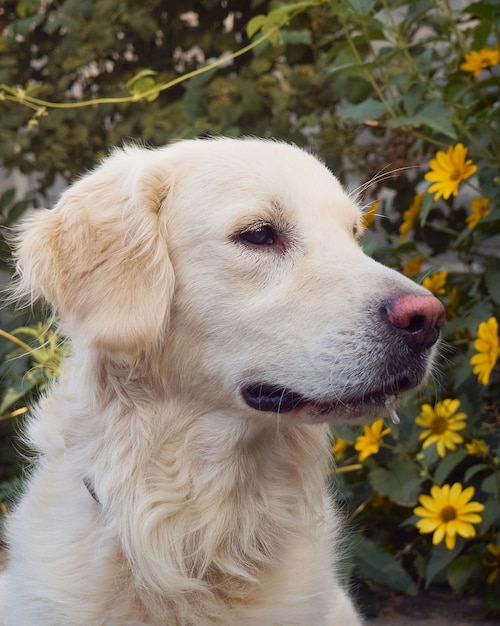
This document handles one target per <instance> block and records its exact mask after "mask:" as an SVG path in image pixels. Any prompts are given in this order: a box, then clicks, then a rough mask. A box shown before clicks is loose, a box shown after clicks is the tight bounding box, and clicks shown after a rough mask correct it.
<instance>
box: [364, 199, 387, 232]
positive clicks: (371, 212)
mask: <svg viewBox="0 0 500 626" xmlns="http://www.w3.org/2000/svg"><path fill="white" fill-rule="evenodd" d="M381 203H382V200H375V202H372V203H371V204H370V206H369V207H368V208H367V209H366V211H365V212H364V213H363V226H364V227H365V228H369V227H370V226H371V225H372V224H373V222H374V221H375V218H376V216H377V211H378V208H379V206H380V205H381Z"/></svg>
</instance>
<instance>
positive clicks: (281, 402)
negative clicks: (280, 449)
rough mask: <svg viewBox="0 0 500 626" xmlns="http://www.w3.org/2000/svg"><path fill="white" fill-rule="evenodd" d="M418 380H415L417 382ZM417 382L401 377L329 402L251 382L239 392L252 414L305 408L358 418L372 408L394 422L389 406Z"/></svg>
mask: <svg viewBox="0 0 500 626" xmlns="http://www.w3.org/2000/svg"><path fill="white" fill-rule="evenodd" d="M417 378H418V379H417ZM420 382H421V380H420V377H417V376H416V375H415V374H413V375H412V374H411V373H408V374H402V375H400V376H398V377H397V378H394V379H391V380H389V381H386V383H385V384H384V385H382V386H381V387H378V388H371V389H368V390H366V391H364V392H363V393H361V392H359V393H351V394H346V395H344V396H342V397H338V398H333V399H331V400H326V401H325V400H316V399H314V398H307V397H306V396H304V395H302V394H300V393H298V392H296V391H294V390H292V389H289V388H286V387H282V386H279V385H271V384H268V383H254V384H251V385H248V386H246V387H244V388H243V389H242V392H241V394H242V397H243V399H244V401H245V402H246V404H247V405H248V406H249V407H250V408H252V409H255V410H256V411H264V412H268V413H279V414H282V413H290V412H291V411H294V410H300V409H308V410H310V411H311V412H313V413H314V414H315V415H318V416H321V415H327V414H332V415H335V414H342V415H343V416H346V415H347V416H351V417H356V418H357V417H359V416H360V415H361V414H362V413H363V412H364V411H366V412H367V413H370V414H371V413H373V412H374V410H376V409H383V408H384V407H386V408H388V409H389V412H390V413H391V417H392V418H393V420H395V419H397V416H396V415H395V413H394V410H393V408H392V407H393V405H394V403H395V400H396V399H397V397H398V396H400V395H401V394H403V393H405V392H407V391H410V390H411V389H413V388H414V387H416V386H417V385H419V384H420Z"/></svg>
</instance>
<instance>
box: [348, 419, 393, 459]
mask: <svg viewBox="0 0 500 626" xmlns="http://www.w3.org/2000/svg"><path fill="white" fill-rule="evenodd" d="M390 431H391V429H390V428H385V429H384V422H383V420H376V421H375V422H373V424H369V425H368V426H363V433H364V434H363V435H360V436H359V437H358V438H357V439H356V442H355V444H354V448H355V449H356V450H357V451H358V452H359V460H360V461H364V460H365V459H366V458H368V457H369V456H371V455H372V454H377V453H378V451H379V449H380V443H381V441H382V438H383V437H384V436H385V435H387V433H389V432H390Z"/></svg>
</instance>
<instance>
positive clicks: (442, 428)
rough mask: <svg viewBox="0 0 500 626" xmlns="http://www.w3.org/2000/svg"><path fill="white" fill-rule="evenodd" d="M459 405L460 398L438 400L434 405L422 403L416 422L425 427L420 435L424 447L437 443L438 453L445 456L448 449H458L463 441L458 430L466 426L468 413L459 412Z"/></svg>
mask: <svg viewBox="0 0 500 626" xmlns="http://www.w3.org/2000/svg"><path fill="white" fill-rule="evenodd" d="M459 406H460V401H459V400H451V399H450V398H448V399H446V400H442V401H441V402H438V403H437V404H436V405H435V406H434V407H432V406H431V405H430V404H423V405H422V407H421V413H420V415H418V416H417V417H416V419H415V422H416V423H417V424H418V425H419V426H422V428H425V430H424V431H423V432H422V433H420V436H419V441H423V442H424V443H423V445H422V447H423V448H427V447H428V446H430V445H432V444H433V443H435V444H436V449H437V453H438V454H439V456H440V457H441V458H443V457H444V456H445V454H446V450H456V448H457V444H459V443H462V442H463V437H462V435H459V434H458V432H457V431H458V430H463V429H464V428H465V426H466V424H465V420H466V419H467V414H466V413H457V411H458V408H459Z"/></svg>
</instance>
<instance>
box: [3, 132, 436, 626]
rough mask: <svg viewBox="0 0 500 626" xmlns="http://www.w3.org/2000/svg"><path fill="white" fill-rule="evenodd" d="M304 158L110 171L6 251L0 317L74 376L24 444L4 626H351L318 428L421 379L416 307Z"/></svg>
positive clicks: (145, 160)
mask: <svg viewBox="0 0 500 626" xmlns="http://www.w3.org/2000/svg"><path fill="white" fill-rule="evenodd" d="M362 231H363V226H362V212H361V210H360V208H359V206H358V205H357V204H356V202H355V200H353V198H351V197H350V196H349V194H347V193H346V192H345V191H344V190H343V189H342V186H341V185H340V183H339V182H338V180H337V179H336V178H335V177H334V176H333V175H332V174H331V173H330V171H329V170H328V169H327V168H326V167H325V166H324V165H323V164H322V163H320V162H319V161H318V160H317V159H316V158H315V157H313V156H311V155H310V154H308V153H306V152H305V151H303V150H301V149H299V148H297V147H293V146H290V145H287V144H284V143H280V142H276V141H267V140H259V139H223V138H221V139H209V140H188V141H182V142H179V143H176V144H173V145H171V146H168V147H166V148H161V149H154V150H148V149H145V148H141V147H134V146H131V147H127V148H125V149H123V150H116V151H115V152H114V153H113V154H112V155H111V156H110V157H109V158H107V159H106V160H105V161H104V162H103V164H102V165H101V166H100V167H98V168H97V169H96V170H94V171H93V172H91V173H89V174H88V175H86V176H84V177H83V178H81V179H80V180H79V181H77V182H76V183H75V184H74V185H73V186H71V187H70V188H69V189H68V190H67V191H66V192H65V193H64V194H63V195H62V198H61V200H60V202H59V203H58V204H57V206H56V207H55V208H54V209H53V210H50V211H49V210H37V211H35V212H33V214H32V215H31V216H30V217H27V218H26V219H25V221H24V223H23V224H22V225H21V227H20V232H19V236H18V241H17V252H16V254H17V257H16V258H17V273H18V285H17V295H19V296H24V297H27V298H29V299H30V300H31V301H33V300H34V299H36V298H39V297H41V298H43V299H44V300H46V301H47V302H48V303H50V305H51V307H52V308H53V310H54V311H55V312H56V313H57V314H58V316H59V317H60V320H61V325H62V326H61V327H62V330H63V331H64V333H66V334H67V335H68V336H69V337H71V341H72V357H71V358H70V359H69V360H68V361H67V362H66V363H65V366H64V368H63V369H64V372H63V374H62V376H61V377H60V379H59V381H58V382H57V383H55V384H54V385H53V386H52V387H51V389H49V390H48V392H47V393H46V395H45V397H44V398H43V399H42V400H41V402H40V404H39V406H38V408H36V410H35V411H34V412H33V414H32V416H31V419H30V420H29V424H28V431H27V437H28V441H29V443H30V445H31V446H32V447H33V448H34V450H35V451H36V461H35V463H34V465H35V467H34V470H33V473H32V475H31V477H30V479H29V481H28V484H27V488H26V493H25V494H24V495H23V496H22V498H21V499H20V501H19V503H18V505H17V507H15V510H14V511H13V512H12V514H11V516H10V519H9V522H8V529H7V541H8V545H9V549H10V560H9V564H8V567H7V571H6V572H5V580H4V582H3V586H4V588H5V589H4V593H3V595H4V598H3V608H2V614H3V620H4V623H5V624H6V626H99V625H100V626H146V625H147V626H167V625H168V626H208V625H217V626H277V625H283V626H294V625H295V626H299V625H300V626H327V625H328V626H334V625H337V626H355V625H359V624H361V619H360V617H359V616H358V614H357V612H356V610H355V609H354V607H353V605H352V603H351V601H350V600H349V598H348V595H347V594H346V593H345V592H344V591H343V590H342V588H341V587H340V585H339V583H338V582H337V571H338V567H339V562H340V561H341V559H342V554H341V553H340V554H339V548H338V547H337V548H336V547H335V538H336V535H337V534H338V533H337V531H338V528H339V523H340V522H339V519H338V516H337V515H336V514H335V512H334V510H333V508H332V506H331V504H330V503H329V499H328V497H327V494H326V492H325V486H324V479H325V474H326V470H327V466H328V463H329V460H330V441H329V426H328V423H329V422H336V421H339V420H344V421H348V422H350V423H361V422H362V421H363V420H365V421H366V420H372V419H373V418H375V417H377V416H379V415H381V414H383V413H384V411H386V405H387V406H389V408H391V407H392V406H393V405H394V403H395V402H397V399H398V397H399V396H400V395H401V394H403V393H404V392H406V391H408V390H410V389H412V388H414V387H415V386H417V385H419V384H420V383H421V382H422V380H423V379H424V378H425V376H426V375H427V373H428V370H429V367H430V363H431V361H432V357H433V352H434V349H435V348H434V347H435V344H436V342H437V340H438V337H439V332H440V327H441V325H442V323H443V318H444V312H443V308H442V305H441V304H440V303H439V301H438V300H437V299H435V298H434V297H433V296H432V295H430V294H429V292H427V291H426V290H425V289H423V288H421V287H419V286H417V285H415V284H413V283H412V282H411V281H410V280H408V279H407V278H405V277H403V276H401V275H399V274H398V273H396V272H395V271H393V270H390V269H388V268H385V267H383V266H382V265H380V264H378V263H377V262H376V261H374V260H372V259H370V258H368V257H367V256H366V255H364V254H363V252H362V250H361V248H360V246H359V245H358V239H359V237H360V235H361V234H362Z"/></svg>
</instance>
